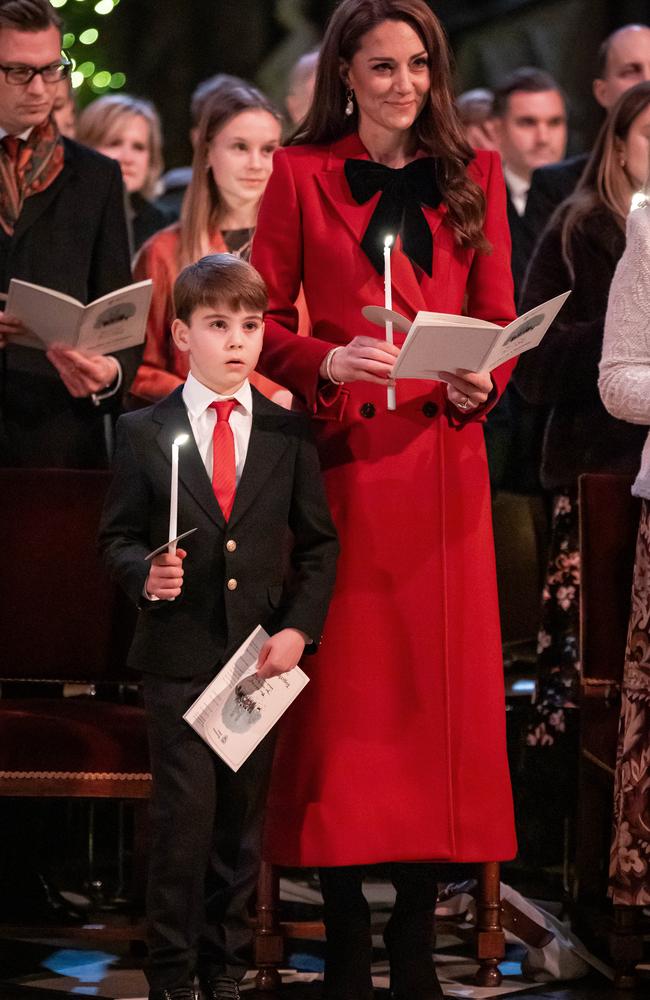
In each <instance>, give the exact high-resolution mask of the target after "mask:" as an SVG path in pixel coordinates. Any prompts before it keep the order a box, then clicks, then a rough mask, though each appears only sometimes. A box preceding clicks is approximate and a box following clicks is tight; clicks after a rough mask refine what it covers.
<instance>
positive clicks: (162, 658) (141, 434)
mask: <svg viewBox="0 0 650 1000" xmlns="http://www.w3.org/2000/svg"><path fill="white" fill-rule="evenodd" d="M179 433H187V434H189V441H187V442H186V444H185V445H184V446H183V447H182V449H181V454H180V460H179V497H178V530H179V532H181V531H187V530H188V529H189V528H197V531H196V532H195V533H194V534H193V535H190V536H189V537H188V539H187V540H186V541H185V540H184V541H183V542H182V543H181V544H182V545H183V547H184V548H185V549H186V551H187V558H186V560H185V563H184V569H185V577H184V586H183V592H182V594H181V595H180V597H178V598H177V599H176V600H175V601H160V602H157V601H156V602H149V601H147V600H146V599H144V598H143V596H142V594H143V587H144V583H145V580H146V577H147V574H148V571H149V563H146V562H145V561H144V556H145V555H146V554H147V552H149V551H151V550H152V549H154V548H156V547H157V546H159V545H161V544H162V543H163V542H165V541H166V540H167V531H168V522H169V494H170V475H171V473H170V470H171V443H172V441H173V439H174V438H175V437H176V435H177V434H179ZM117 436H118V444H117V451H116V458H115V475H114V479H113V482H112V485H111V487H110V489H109V493H108V497H107V500H106V506H105V508H104V513H103V516H102V520H101V525H100V533H99V544H100V548H101V550H102V552H103V555H104V558H105V561H106V563H107V565H108V567H109V571H110V572H111V574H112V576H113V577H114V578H115V579H116V580H117V581H118V582H119V583H120V584H121V585H122V586H123V587H124V589H125V590H126V592H127V594H128V595H129V597H130V598H131V599H132V600H133V601H134V602H135V603H136V604H137V605H138V607H139V611H140V614H139V616H138V622H137V625H136V631H135V637H134V640H133V644H132V646H131V651H130V654H129V664H130V666H132V667H135V668H136V669H139V670H143V671H146V672H149V673H153V674H164V675H167V676H173V677H191V676H196V675H200V674H207V673H210V672H214V671H215V670H216V669H217V668H218V667H219V666H221V665H222V664H223V662H224V661H225V660H226V659H227V658H228V656H230V655H231V654H232V652H233V651H234V650H235V649H236V648H237V647H238V646H239V645H240V644H241V643H242V641H243V640H244V639H245V638H246V636H247V635H248V634H249V633H250V632H251V631H252V630H253V628H255V627H256V626H257V625H263V626H264V628H266V629H267V631H269V632H277V631H279V630H280V629H282V628H287V627H289V626H291V627H293V628H297V629H301V630H302V631H303V632H306V633H307V635H309V636H310V637H311V638H312V639H313V640H314V642H315V643H318V642H319V640H320V635H321V631H322V628H323V623H324V620H325V615H326V612H327V607H328V604H329V600H330V596H331V592H332V588H333V585H334V577H335V566H336V557H337V554H338V541H337V537H336V529H335V528H334V525H333V523H332V520H331V517H330V514H329V509H328V506H327V501H326V499H325V493H324V488H323V483H322V479H321V473H320V466H319V460H318V454H317V452H316V446H315V444H314V441H313V439H312V435H311V431H310V428H309V423H308V420H307V418H306V417H305V416H304V415H303V414H298V413H292V412H290V411H289V410H285V409H283V408H282V407H280V406H277V405H276V404H275V403H272V402H271V401H270V400H268V399H266V397H265V396H262V395H261V393H259V392H257V391H256V390H255V389H253V427H252V431H251V437H250V443H249V446H248V453H247V456H246V463H245V467H244V471H243V474H242V477H241V481H240V483H239V486H238V489H237V494H236V497H235V503H234V506H233V510H232V513H231V515H230V519H229V521H228V524H227V525H226V523H225V522H224V518H223V515H222V513H221V510H220V508H219V505H218V503H217V501H216V499H215V496H214V493H213V492H212V484H211V483H210V480H209V478H208V476H207V473H206V470H205V466H204V465H203V462H202V461H201V457H200V455H199V452H198V449H197V447H196V444H195V441H194V437H193V435H192V431H191V429H190V423H189V420H188V417H187V412H186V409H185V405H184V403H183V399H182V387H179V388H178V389H176V390H175V391H174V392H173V393H171V395H169V396H167V397H166V399H164V400H162V401H161V402H160V403H157V404H155V405H154V406H150V407H147V408H146V409H144V410H139V411H136V412H134V413H130V414H127V415H126V416H123V417H121V419H120V420H119V422H118V435H117ZM228 542H230V546H229V547H228V546H227V543H228ZM233 542H234V543H235V545H234V546H233V544H232V543H233ZM231 549H233V551H231ZM228 581H236V587H235V589H230V588H229V587H228V586H227V584H228ZM231 586H232V584H231Z"/></svg>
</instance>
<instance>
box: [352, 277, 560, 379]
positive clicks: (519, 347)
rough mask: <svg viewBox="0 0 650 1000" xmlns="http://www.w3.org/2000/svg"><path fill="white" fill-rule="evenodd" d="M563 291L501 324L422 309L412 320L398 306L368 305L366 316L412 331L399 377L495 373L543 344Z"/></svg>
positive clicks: (399, 361)
mask: <svg viewBox="0 0 650 1000" xmlns="http://www.w3.org/2000/svg"><path fill="white" fill-rule="evenodd" d="M570 294H571V293H570V292H563V293H562V295H557V296H556V297H555V298H553V299H549V300H548V302H544V303H543V304H542V305H540V306H536V307H535V308H534V309H529V310H528V312H527V313H524V315H523V316H518V317H517V319H515V320H513V321H512V323H509V324H508V326H503V327H502V326H498V325H497V324H496V323H488V322H487V321H486V320H483V319H473V318H472V317H471V316H455V315H453V314H447V313H435V312H419V313H418V314H417V316H416V317H415V319H414V320H413V322H412V323H409V321H408V320H407V319H406V317H405V316H402V315H401V314H400V313H397V312H394V311H393V310H389V309H383V308H382V307H381V306H365V307H364V309H362V312H363V315H364V316H365V318H366V319H369V320H370V321H371V322H372V323H377V324H378V325H380V326H385V324H386V321H387V320H388V321H391V322H392V324H393V327H394V329H395V330H401V331H402V333H406V335H407V336H406V340H405V341H404V343H403V345H402V349H401V351H400V354H399V357H398V359H397V361H396V362H395V365H394V367H393V372H392V377H393V378H422V379H429V378H430V379H437V378H439V376H440V372H456V371H458V370H459V369H465V371H470V372H491V371H492V370H493V369H494V368H497V367H498V366H499V365H502V364H503V363H504V362H505V361H509V360H510V359H511V358H515V357H517V355H519V354H523V352H524V351H529V350H530V349H531V347H537V345H538V344H539V342H540V340H541V339H542V337H543V336H544V334H545V333H546V331H547V330H548V328H549V326H550V325H551V323H552V322H553V320H554V319H555V317H556V316H557V314H558V312H559V311H560V309H561V308H562V306H563V305H564V303H565V302H566V300H567V298H568V297H569V295H570Z"/></svg>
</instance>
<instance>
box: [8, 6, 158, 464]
mask: <svg viewBox="0 0 650 1000" xmlns="http://www.w3.org/2000/svg"><path fill="white" fill-rule="evenodd" d="M69 72H70V62H69V60H68V59H67V57H66V56H65V55H64V54H63V53H62V52H61V21H60V19H59V17H58V15H57V13H56V11H55V10H54V9H53V8H52V6H51V5H50V3H49V2H48V0H0V293H6V292H7V289H8V286H9V282H10V279H11V278H21V279H22V280H25V281H30V282H33V283H34V284H37V285H44V286H46V287H48V288H53V289H55V290H56V291H59V292H63V293H65V294H67V295H71V296H73V297H74V298H76V299H79V300H80V301H81V302H90V301H92V300H93V299H96V298H98V297H99V296H101V295H105V294H107V293H108V292H111V291H114V290H115V289H117V288H120V287H122V286H123V285H128V284H129V283H130V281H131V269H130V262H129V249H128V238H127V230H126V221H125V215H124V196H123V190H122V179H121V175H120V169H119V165H118V164H117V163H116V162H114V161H113V160H109V159H108V158H106V157H103V156H100V155H99V154H98V153H95V152H92V151H91V150H89V149H86V147H84V146H81V145H78V144H77V143H75V142H73V141H71V140H69V139H66V138H63V137H62V136H61V135H60V134H59V132H58V129H57V127H56V124H55V121H54V117H53V114H52V111H53V106H54V102H55V99H56V96H57V92H58V89H59V88H58V84H60V82H61V81H64V80H65V79H66V78H67V77H68V74H69ZM1 308H2V302H0V309H1ZM35 332H36V333H38V331H35ZM20 334H21V325H20V323H19V322H18V321H17V320H16V319H14V318H12V317H11V316H8V315H7V313H6V312H2V311H0V465H3V466H32V467H36V466H50V467H52V466H55V467H75V468H97V467H100V466H105V465H106V464H107V462H108V460H109V451H110V441H111V428H112V422H113V420H114V418H115V417H116V415H117V413H118V411H119V409H120V406H121V401H122V398H123V394H124V392H125V391H126V389H128V386H129V385H130V383H131V381H132V378H133V375H134V373H135V369H136V367H137V361H138V353H139V352H138V351H137V350H135V349H131V350H127V351H121V352H118V353H117V354H116V355H115V356H114V357H110V356H109V357H104V356H102V355H93V356H87V355H84V354H82V353H80V352H77V351H72V350H64V349H58V348H57V349H52V350H50V351H48V352H47V354H44V353H43V352H41V351H37V350H34V349H30V348H26V347H21V346H20Z"/></svg>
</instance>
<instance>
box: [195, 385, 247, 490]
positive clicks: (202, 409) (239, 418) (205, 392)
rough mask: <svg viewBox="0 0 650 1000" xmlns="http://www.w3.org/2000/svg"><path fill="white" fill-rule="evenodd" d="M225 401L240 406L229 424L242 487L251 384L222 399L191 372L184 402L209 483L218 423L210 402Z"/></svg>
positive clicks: (237, 474)
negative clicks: (214, 433)
mask: <svg viewBox="0 0 650 1000" xmlns="http://www.w3.org/2000/svg"><path fill="white" fill-rule="evenodd" d="M224 399H234V400H236V404H237V405H236V406H235V408H234V409H233V411H232V413H231V414H230V419H229V421H228V422H229V424H230V426H231V428H232V433H233V437H234V439H235V479H236V482H237V485H238V486H239V480H240V479H241V474H242V472H243V470H244V463H245V461H246V454H247V452H248V442H249V441H250V437H251V429H252V427H253V393H252V392H251V386H250V382H249V381H248V379H246V381H245V382H244V383H243V384H242V385H241V386H240V387H239V389H238V390H237V392H235V393H233V394H232V396H222V395H220V394H219V393H218V392H214V391H213V390H212V389H208V387H207V386H206V385H203V383H202V382H199V380H198V379H197V378H195V377H194V375H192V373H191V372H190V374H189V375H188V376H187V382H186V383H185V385H184V386H183V402H184V403H185V406H186V408H187V416H188V418H189V421H190V427H191V428H192V434H193V435H194V440H195V441H196V447H197V448H198V449H199V454H200V456H201V460H202V462H203V464H204V465H205V469H206V472H207V473H208V476H209V477H210V480H212V435H213V432H214V426H215V424H216V422H217V414H216V412H215V411H214V410H211V409H210V403H213V402H215V401H217V402H220V401H221V400H224Z"/></svg>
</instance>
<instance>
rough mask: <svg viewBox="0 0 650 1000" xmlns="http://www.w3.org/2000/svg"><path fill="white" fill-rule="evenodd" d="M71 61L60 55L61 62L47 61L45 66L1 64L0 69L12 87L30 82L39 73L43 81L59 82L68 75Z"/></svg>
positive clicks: (22, 85)
mask: <svg viewBox="0 0 650 1000" xmlns="http://www.w3.org/2000/svg"><path fill="white" fill-rule="evenodd" d="M71 67H72V62H71V61H70V60H69V59H68V58H67V57H66V56H65V55H62V57H61V62H58V63H48V65H47V66H2V65H0V70H2V72H3V73H4V75H5V80H6V81H7V83H10V84H12V86H14V87H24V86H25V85H26V84H28V83H31V82H32V80H33V79H34V77H35V76H37V75H40V76H41V77H42V78H43V83H59V82H60V81H61V80H65V78H66V77H67V76H68V74H69V72H70V69H71Z"/></svg>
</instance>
